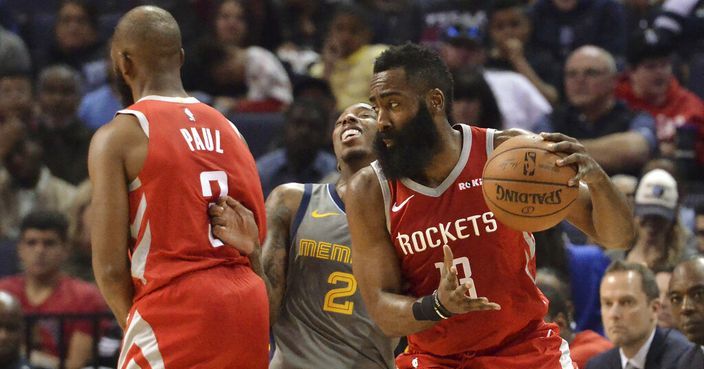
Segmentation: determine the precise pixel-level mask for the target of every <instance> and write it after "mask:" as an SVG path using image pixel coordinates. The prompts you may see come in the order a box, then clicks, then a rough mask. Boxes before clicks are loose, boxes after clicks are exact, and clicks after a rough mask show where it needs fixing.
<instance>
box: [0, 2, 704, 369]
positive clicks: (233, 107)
mask: <svg viewBox="0 0 704 369" xmlns="http://www.w3.org/2000/svg"><path fill="white" fill-rule="evenodd" d="M142 4H154V5H158V6H161V7H163V8H165V9H167V10H169V11H170V12H171V13H172V14H174V16H175V17H176V19H177V20H178V22H179V24H180V26H181V29H182V37H183V42H184V49H185V55H186V60H185V64H184V66H183V70H182V74H183V80H184V84H185V87H186V89H187V90H188V91H189V93H191V94H192V95H193V96H195V97H197V98H198V99H199V100H201V101H203V102H205V103H208V104H211V105H212V106H214V107H216V108H217V109H218V110H220V111H221V112H223V114H225V115H226V116H228V117H229V118H230V120H232V121H233V122H234V123H235V124H236V125H237V126H238V128H239V129H240V131H241V132H242V133H243V135H244V136H245V138H246V139H247V141H248V143H249V145H250V148H251V150H252V152H253V154H254V156H255V158H256V159H258V161H257V167H258V169H259V172H260V176H261V180H262V185H263V188H264V192H265V195H266V194H267V193H268V192H269V191H270V190H271V189H273V188H274V187H276V186H277V185H279V184H282V183H285V182H292V181H297V182H320V181H335V180H336V178H337V168H336V163H335V158H334V156H333V155H331V142H330V133H331V130H332V125H333V122H334V117H335V116H337V112H338V111H339V110H341V109H343V108H344V107H347V106H349V105H351V104H353V103H357V102H364V101H367V100H368V87H369V82H370V80H371V78H372V65H373V61H374V59H375V58H376V57H377V56H378V55H379V54H380V53H381V52H382V51H384V50H385V49H386V48H387V47H388V46H389V45H395V44H401V43H404V42H409V41H410V42H415V43H421V44H423V45H426V46H429V47H432V48H434V49H435V50H437V51H438V53H439V55H440V56H441V57H442V58H443V60H444V61H445V62H446V64H447V65H448V67H449V68H450V70H451V72H452V74H453V78H454V83H455V86H454V106H453V110H452V112H450V113H451V117H452V119H453V120H454V122H453V123H468V124H472V125H477V126H481V127H487V128H496V129H508V128H522V129H525V130H529V131H533V132H541V131H559V132H563V133H565V134H567V135H570V136H572V137H575V138H577V139H579V140H580V142H581V143H582V144H583V145H584V146H585V148H586V150H587V151H588V152H589V154H590V155H592V156H593V157H594V158H595V159H596V160H597V161H598V162H599V163H600V164H601V165H602V167H603V168H604V169H605V170H606V171H607V173H609V174H610V175H612V176H613V177H612V178H613V179H614V183H616V184H617V186H618V187H619V189H621V191H623V193H624V194H625V195H626V196H627V197H628V198H629V200H630V202H631V205H632V207H633V210H634V222H635V224H636V225H637V229H638V234H637V237H636V241H635V242H634V244H633V245H631V247H630V248H628V249H626V250H620V251H616V252H609V253H605V252H604V251H603V250H602V248H601V247H600V246H599V245H595V244H593V243H592V242H591V240H589V239H587V238H586V237H585V236H584V235H583V234H582V233H581V232H580V231H579V230H577V229H574V228H571V227H569V226H568V225H560V226H558V227H556V228H554V229H550V230H548V231H545V232H540V233H537V234H536V243H537V251H536V253H537V262H538V267H539V270H540V271H539V273H538V279H537V282H538V283H539V285H540V286H541V288H543V290H544V292H545V294H546V295H547V296H548V297H549V298H550V299H551V301H552V303H551V307H550V311H549V313H548V316H546V319H548V320H550V321H554V322H556V323H557V324H558V325H559V326H560V327H561V330H562V334H563V337H564V338H565V339H566V340H567V341H568V342H569V343H570V345H571V346H573V347H572V350H573V353H574V356H575V360H577V362H578V363H579V364H580V367H584V366H585V365H586V367H590V366H589V365H587V364H586V363H587V362H588V360H589V358H590V357H592V356H594V355H597V354H598V353H600V352H603V351H606V350H609V349H611V348H612V347H615V346H616V347H630V346H628V345H629V343H628V342H626V341H624V340H622V339H620V338H619V337H618V335H617V334H609V332H608V328H609V326H610V325H611V324H612V323H610V322H608V321H609V319H616V318H613V311H607V310H608V309H606V310H605V308H604V306H603V303H604V302H605V301H607V302H609V304H611V303H612V300H613V299H616V300H617V298H616V297H607V296H604V295H603V293H604V291H607V290H608V291H610V292H609V293H611V294H610V295H608V296H617V295H615V292H613V291H612V290H611V289H609V288H610V287H609V286H610V285H609V283H612V284H614V286H616V285H618V286H622V285H628V286H631V287H632V288H633V289H634V290H637V291H635V292H634V293H640V294H641V295H642V296H641V295H638V296H641V297H642V298H643V309H649V308H652V309H655V310H657V311H655V313H656V318H654V319H656V321H657V325H658V326H659V327H660V328H658V331H657V337H660V336H661V335H662V334H664V333H662V332H665V331H661V330H665V329H668V331H667V332H669V330H670V329H672V330H674V331H675V333H676V334H678V335H679V332H676V329H678V328H679V329H683V328H682V325H681V321H682V316H687V314H689V313H688V310H687V309H685V307H684V305H677V304H682V303H681V301H679V300H678V301H679V302H677V301H675V300H676V299H677V298H679V299H680V300H681V299H682V297H681V296H679V297H678V296H675V295H672V294H673V293H675V292H673V291H675V290H673V286H677V285H678V284H677V283H680V284H681V283H684V282H681V281H682V280H683V278H684V277H682V275H685V274H687V273H689V274H687V275H691V274H692V273H694V274H696V273H695V272H692V271H691V270H695V271H697V270H699V269H697V268H700V267H701V266H699V264H697V262H693V263H690V264H691V265H690V264H687V265H689V266H686V267H681V266H680V265H681V264H682V263H686V262H685V260H689V259H691V258H692V257H696V255H704V177H702V175H701V173H702V171H701V169H702V168H704V102H702V99H703V98H704V1H701V0H699V1H697V0H666V1H661V0H532V1H531V0H493V1H483V0H471V1H470V0H316V1H310V0H191V1H174V0H153V1H148V0H124V1H117V0H105V1H97V0H33V1H20V0H0V253H2V257H0V289H2V290H5V291H6V292H9V293H10V294H11V295H10V294H7V293H3V292H0V329H2V328H3V325H5V326H7V327H5V329H6V330H7V331H8V332H10V333H12V334H15V333H13V332H18V331H23V332H24V330H25V329H24V328H25V327H24V326H23V325H22V324H24V323H22V324H20V325H16V326H15V325H13V324H14V323H13V324H11V323H7V321H10V320H11V319H10V318H8V317H13V316H16V315H17V314H19V311H23V312H24V313H25V314H37V313H40V314H45V313H52V314H62V313H88V314H91V313H99V312H102V311H105V305H104V303H103V302H102V300H101V298H100V295H99V294H98V292H97V289H96V288H95V286H94V285H93V283H94V282H93V281H92V278H93V275H92V269H91V265H90V264H91V263H90V249H91V246H90V228H89V224H90V222H89V219H90V184H89V183H88V182H87V177H88V170H87V165H86V161H87V160H86V159H87V158H86V156H87V150H88V145H89V143H90V139H91V136H92V134H93V132H95V131H96V130H97V129H98V128H99V127H100V126H101V125H103V124H105V123H106V122H108V121H110V120H111V119H112V117H113V115H114V113H115V112H116V111H117V110H119V109H121V108H122V107H124V106H125V102H123V101H122V99H121V94H120V90H119V87H118V86H117V85H116V84H115V75H114V71H113V68H112V66H111V62H110V55H109V49H110V36H111V33H112V30H113V27H114V26H115V24H116V22H117V20H118V19H119V17H120V16H121V15H122V14H124V12H126V11H127V10H129V9H130V8H132V7H134V6H137V5H142ZM612 261H617V262H618V263H621V264H617V265H616V266H613V265H612V266H611V267H609V264H610V263H612ZM632 265H644V266H645V268H646V269H639V268H638V267H633V266H632ZM607 268H608V269H607ZM678 268H679V269H678ZM701 268H704V267H701ZM703 270H704V269H703ZM685 272H686V273H685ZM648 273H651V274H652V279H653V281H654V282H653V283H655V282H657V286H658V287H659V290H658V291H657V292H658V293H657V297H654V296H651V295H653V293H654V292H653V291H650V290H648V288H650V287H649V286H650V284H649V283H650V282H651V281H650V279H651V275H650V274H648ZM683 273H684V274H683ZM632 274H633V275H636V276H637V277H638V278H636V279H638V283H636V284H635V285H633V283H634V282H633V281H631V280H628V279H627V278H626V277H627V276H631V275H632ZM605 275H606V276H611V279H608V280H607V279H606V278H605V277H604V276H605ZM675 277H676V278H675ZM619 278H621V279H619ZM624 278H626V279H624ZM639 278H640V279H639ZM671 278H673V281H671V280H670V279H671ZM622 279H623V280H622ZM684 280H685V281H686V280H687V279H686V278H684ZM629 283H631V284H629ZM703 283H704V282H703ZM646 284H648V286H646ZM615 288H616V287H614V289H615ZM629 288H630V287H629ZM673 296H674V297H673ZM638 298H640V297H638ZM605 299H606V300H605ZM57 301H58V302H57ZM639 301H640V300H639ZM652 301H657V304H655V303H653V304H651V302H652ZM656 305H657V306H656ZM652 306H656V307H652ZM677 309H679V310H677ZM644 311H645V310H644ZM607 312H608V313H609V314H611V315H608V316H607V315H605V314H606V313H607ZM692 314H693V313H692ZM700 314H704V312H703V313H700ZM643 316H647V314H646V313H643ZM648 319H649V318H648ZM638 324H640V323H638ZM638 324H636V323H634V326H637V327H638V326H639V325H638ZM648 324H650V323H649V321H648V323H647V324H646V323H643V325H642V327H643V330H644V331H647V333H648V334H650V332H651V330H648V329H649V327H650V325H648ZM8 327H9V328H8ZM89 328H90V327H88V326H87V325H84V324H83V323H80V322H78V323H76V322H68V323H66V324H64V325H61V326H59V325H57V323H51V322H47V321H39V322H35V327H34V328H33V329H31V330H29V332H31V333H32V336H33V338H32V343H31V347H23V350H22V351H23V353H22V355H19V356H16V357H15V356H13V355H15V354H13V353H9V354H8V353H7V352H8V351H7V350H6V347H0V357H5V358H10V359H12V360H15V361H16V362H17V363H18V364H17V365H24V364H27V362H26V361H25V360H29V361H28V362H29V363H31V364H34V365H35V366H37V367H45V368H56V367H58V366H59V362H63V363H64V364H63V365H65V367H67V368H70V369H78V368H81V367H83V366H85V365H88V364H89V363H90V362H92V361H91V360H92V359H94V358H92V357H93V356H94V354H95V353H98V354H99V355H100V356H101V360H103V361H102V363H103V364H104V365H108V366H109V365H110V363H111V361H110V360H111V359H110V358H111V357H112V355H114V354H115V352H116V349H117V347H118V346H119V332H118V333H117V334H116V333H115V331H114V326H113V325H111V324H109V323H107V322H104V321H101V322H100V324H99V328H100V329H99V330H97V329H89ZM604 328H607V331H605V330H604ZM612 333H613V332H612ZM682 333H684V334H685V336H687V337H688V338H689V339H690V340H692V341H693V342H697V341H696V340H701V339H702V338H701V337H700V336H699V337H694V338H692V337H693V336H692V335H690V334H688V333H687V332H686V330H683V331H682ZM668 334H669V333H668ZM680 336H681V335H680ZM680 336H678V340H679V339H680V338H681V339H682V340H685V341H686V339H685V338H684V336H681V337H680ZM8 337H10V338H12V340H10V339H8V340H7V342H3V341H0V346H3V345H11V348H12V349H11V350H10V351H13V352H14V351H18V350H20V346H22V344H20V343H17V342H15V341H18V340H19V339H17V338H15V336H8ZM668 337H670V336H668ZM646 338H647V337H646ZM650 339H651V341H652V339H653V338H652V337H651V338H650ZM657 339H661V338H657ZM662 339H663V340H664V339H665V338H662ZM668 339H669V338H668ZM97 340H99V341H100V345H99V346H100V350H94V349H93V348H92V346H94V345H93V343H94V341H95V342H98V341H97ZM18 342H19V341H18ZM582 343H585V344H584V345H582ZM698 344H699V345H701V344H702V342H698ZM8 347H10V346H8ZM626 351H628V350H626ZM636 351H638V350H636ZM646 351H647V350H646ZM622 352H623V351H622ZM26 353H30V355H29V356H27V355H25V354H26ZM2 355H5V356H2ZM10 359H7V360H10ZM3 360H4V359H0V361H3ZM105 363H107V364H105ZM112 364H113V365H114V363H112ZM27 365H29V364H27ZM0 367H2V365H1V364H0ZM12 368H14V367H12ZM640 369H644V368H643V367H640Z"/></svg>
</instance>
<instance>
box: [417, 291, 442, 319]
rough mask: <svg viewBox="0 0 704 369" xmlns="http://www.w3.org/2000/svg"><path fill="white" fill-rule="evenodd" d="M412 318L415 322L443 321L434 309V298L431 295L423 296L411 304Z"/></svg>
mask: <svg viewBox="0 0 704 369" xmlns="http://www.w3.org/2000/svg"><path fill="white" fill-rule="evenodd" d="M413 317H414V318H415V319H416V320H432V321H439V320H440V319H443V317H442V316H441V315H440V313H439V312H438V311H437V310H436V309H435V298H434V297H433V295H427V296H423V297H421V298H419V299H418V300H417V301H416V302H414V303H413ZM445 319H447V318H445Z"/></svg>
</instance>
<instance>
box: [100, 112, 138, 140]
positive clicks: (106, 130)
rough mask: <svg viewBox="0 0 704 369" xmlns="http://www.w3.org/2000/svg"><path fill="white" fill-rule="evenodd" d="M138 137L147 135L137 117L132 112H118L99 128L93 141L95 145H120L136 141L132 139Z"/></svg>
mask: <svg viewBox="0 0 704 369" xmlns="http://www.w3.org/2000/svg"><path fill="white" fill-rule="evenodd" d="M136 137H145V135H144V131H142V128H140V126H139V120H138V119H137V117H136V116H134V115H131V114H117V115H115V117H114V118H113V119H112V120H111V121H110V122H108V123H106V124H104V125H103V126H101V127H100V128H98V130H97V131H96V132H95V134H93V138H92V140H91V141H92V142H93V143H94V145H100V146H104V145H118V146H119V145H122V144H129V143H130V142H134V141H131V140H133V139H135V138H136Z"/></svg>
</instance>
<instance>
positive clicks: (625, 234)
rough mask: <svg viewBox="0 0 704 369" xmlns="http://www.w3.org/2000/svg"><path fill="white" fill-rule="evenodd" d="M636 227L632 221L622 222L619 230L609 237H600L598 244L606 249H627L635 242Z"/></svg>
mask: <svg viewBox="0 0 704 369" xmlns="http://www.w3.org/2000/svg"><path fill="white" fill-rule="evenodd" d="M635 238H636V229H635V224H634V223H633V221H628V222H624V224H623V225H622V227H620V228H619V231H618V232H617V233H616V234H614V235H613V236H611V237H601V238H600V239H599V244H600V245H602V246H603V247H605V248H607V249H628V248H630V247H631V246H632V245H633V243H634V242H635Z"/></svg>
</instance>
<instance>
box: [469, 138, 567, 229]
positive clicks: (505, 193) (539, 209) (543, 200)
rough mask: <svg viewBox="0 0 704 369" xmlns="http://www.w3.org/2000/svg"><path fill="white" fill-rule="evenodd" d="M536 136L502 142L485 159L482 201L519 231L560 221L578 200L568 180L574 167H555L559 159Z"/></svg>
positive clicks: (499, 218)
mask: <svg viewBox="0 0 704 369" xmlns="http://www.w3.org/2000/svg"><path fill="white" fill-rule="evenodd" d="M548 144H549V142H547V141H544V140H543V139H542V138H541V137H540V136H538V135H521V136H517V137H513V138H511V139H509V140H507V141H506V142H504V143H502V144H501V145H499V146H498V147H497V149H496V150H495V151H494V152H493V153H492V154H491V155H490V156H489V157H488V158H487V161H486V165H485V166H484V172H483V174H482V191H483V193H484V200H485V201H486V204H487V205H488V206H489V209H490V210H491V211H492V212H493V213H494V215H495V216H496V218H497V219H498V220H499V221H500V222H502V223H504V224H505V225H507V226H509V227H511V228H513V229H515V230H519V231H527V232H536V231H541V230H544V229H547V228H550V227H552V226H554V225H555V224H557V223H559V222H560V221H562V220H563V219H564V218H565V216H567V212H568V211H569V206H570V205H571V204H572V203H573V202H574V201H575V200H576V199H577V194H578V193H579V188H578V186H575V187H569V186H568V185H567V181H568V180H569V179H570V178H572V177H574V176H575V175H576V174H577V171H576V169H575V168H574V167H573V166H564V167H558V166H557V165H555V161H557V160H558V159H560V158H561V156H560V155H557V154H555V153H553V152H551V151H549V150H548V149H547V145H548Z"/></svg>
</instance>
